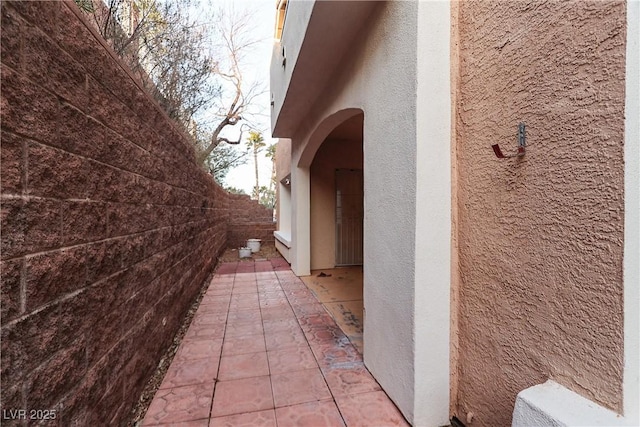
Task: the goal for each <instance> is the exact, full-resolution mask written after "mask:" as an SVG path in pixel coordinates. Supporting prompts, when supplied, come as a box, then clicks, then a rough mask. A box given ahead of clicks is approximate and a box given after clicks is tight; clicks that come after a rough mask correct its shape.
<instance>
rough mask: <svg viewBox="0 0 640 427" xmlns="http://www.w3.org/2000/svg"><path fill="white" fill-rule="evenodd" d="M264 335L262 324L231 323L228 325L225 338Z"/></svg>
mask: <svg viewBox="0 0 640 427" xmlns="http://www.w3.org/2000/svg"><path fill="white" fill-rule="evenodd" d="M262 333H263V330H262V323H258V322H244V323H240V322H239V323H230V324H228V325H227V332H226V334H225V338H229V337H243V336H247V335H259V334H262Z"/></svg>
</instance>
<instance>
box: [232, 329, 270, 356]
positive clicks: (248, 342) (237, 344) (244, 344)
mask: <svg viewBox="0 0 640 427" xmlns="http://www.w3.org/2000/svg"><path fill="white" fill-rule="evenodd" d="M266 350H267V349H266V347H265V345H264V335H263V334H258V335H246V336H243V337H228V338H227V339H226V340H224V347H223V348H222V355H223V356H234V355H236V354H247V353H258V352H261V351H266Z"/></svg>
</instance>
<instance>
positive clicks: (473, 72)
mask: <svg viewBox="0 0 640 427" xmlns="http://www.w3.org/2000/svg"><path fill="white" fill-rule="evenodd" d="M459 19H460V21H459V31H460V33H459V40H460V58H459V60H460V69H459V73H460V74H459V87H458V92H457V94H456V96H457V98H458V104H457V124H456V129H457V134H456V140H455V143H456V151H457V160H458V164H457V168H458V173H459V175H458V177H457V179H458V200H457V203H458V206H457V208H458V212H459V232H458V233H459V234H458V238H459V267H460V318H459V327H460V334H459V350H460V352H459V366H458V369H459V370H458V372H457V375H458V376H459V384H458V386H459V389H458V395H457V399H458V409H457V413H458V416H459V417H461V418H463V417H465V416H466V414H467V413H468V412H473V414H474V418H473V423H472V424H471V425H474V426H475V425H480V426H497V425H509V424H510V417H511V412H512V409H513V404H514V399H515V396H516V394H517V393H518V392H519V391H520V390H523V389H524V388H527V387H530V386H532V385H535V384H539V383H542V382H544V381H546V380H547V379H548V378H552V379H554V380H555V381H557V382H559V383H561V384H563V385H564V386H566V387H568V388H570V389H572V390H574V391H576V392H578V393H579V394H581V395H583V396H585V397H587V398H589V399H591V400H594V401H596V402H598V403H600V404H602V405H604V406H606V407H608V408H611V409H613V410H616V411H620V410H621V409H622V408H621V405H622V394H621V387H622V364H623V339H622V333H623V323H622V322H623V305H622V304H623V301H622V293H623V287H622V242H623V136H624V135H623V128H624V112H623V102H624V66H625V36H626V35H625V2H624V1H583V0H580V1H567V2H558V1H545V2H539V1H522V2H507V1H467V2H462V3H460V4H459ZM520 121H523V122H526V125H527V144H528V147H527V154H526V155H525V156H524V157H523V158H519V159H503V160H500V159H497V158H496V157H495V156H494V154H493V152H492V150H491V144H494V143H500V144H501V147H502V148H503V150H515V141H516V133H517V126H518V122H520ZM463 419H464V418H463Z"/></svg>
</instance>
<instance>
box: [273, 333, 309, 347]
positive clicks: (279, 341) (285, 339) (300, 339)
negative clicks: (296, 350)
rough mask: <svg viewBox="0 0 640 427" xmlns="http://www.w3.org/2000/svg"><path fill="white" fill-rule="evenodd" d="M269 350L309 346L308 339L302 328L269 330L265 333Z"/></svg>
mask: <svg viewBox="0 0 640 427" xmlns="http://www.w3.org/2000/svg"><path fill="white" fill-rule="evenodd" d="M265 340H266V343H267V350H280V349H283V348H289V347H308V344H307V340H306V339H305V337H304V334H303V333H302V331H301V330H300V329H290V330H285V331H277V332H269V333H267V334H265Z"/></svg>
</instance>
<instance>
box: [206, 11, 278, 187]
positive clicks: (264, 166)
mask: <svg viewBox="0 0 640 427" xmlns="http://www.w3.org/2000/svg"><path fill="white" fill-rule="evenodd" d="M213 3H214V5H215V4H226V5H229V4H231V3H233V7H234V8H236V9H240V10H242V9H243V8H245V7H246V8H248V9H249V10H251V11H252V12H253V13H255V17H256V19H255V26H254V29H253V31H255V35H256V37H259V38H260V39H261V40H263V41H262V42H261V43H259V45H257V46H256V48H255V50H254V52H253V55H252V56H251V61H250V63H247V64H246V65H245V68H244V69H243V73H244V74H246V75H247V76H248V77H250V78H253V79H261V80H262V81H263V82H264V85H265V88H266V89H267V90H266V91H265V93H264V94H262V95H261V96H260V97H259V98H258V99H257V103H259V107H260V109H261V110H262V111H263V112H264V115H262V116H260V117H259V118H258V120H257V123H255V124H256V125H257V127H258V128H259V129H261V130H262V131H263V133H262V135H263V137H264V139H265V142H266V143H267V146H268V145H270V144H272V143H275V142H276V141H277V140H276V139H271V119H270V117H269V113H270V112H271V105H270V101H271V95H270V91H269V64H270V62H271V52H272V49H273V35H274V27H275V16H276V4H275V3H276V2H275V0H234V1H229V0H214V1H213ZM243 139H246V134H245V135H244V136H243ZM243 142H244V141H243ZM259 156H260V158H259V161H258V170H259V181H260V185H266V186H268V185H269V179H270V178H271V160H269V159H267V158H266V157H264V154H260V155H259ZM224 184H225V185H226V186H230V187H236V188H240V189H243V190H244V191H245V192H246V193H247V194H251V191H252V190H253V186H254V185H255V171H254V163H253V156H250V157H249V158H248V161H247V164H245V165H243V166H239V167H237V168H235V169H233V170H231V171H230V172H229V173H228V175H227V177H226V180H225V183H224Z"/></svg>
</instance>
